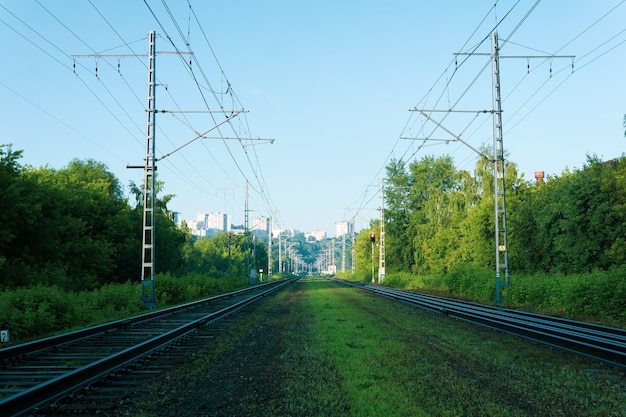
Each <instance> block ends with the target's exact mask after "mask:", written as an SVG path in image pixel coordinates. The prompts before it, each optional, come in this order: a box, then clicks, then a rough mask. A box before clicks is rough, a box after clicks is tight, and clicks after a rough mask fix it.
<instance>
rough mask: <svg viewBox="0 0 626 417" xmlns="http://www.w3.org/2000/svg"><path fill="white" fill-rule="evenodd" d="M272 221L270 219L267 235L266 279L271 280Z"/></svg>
mask: <svg viewBox="0 0 626 417" xmlns="http://www.w3.org/2000/svg"><path fill="white" fill-rule="evenodd" d="M273 222H274V219H273V218H272V217H270V230H269V231H268V233H267V279H268V280H269V279H271V278H272V237H273V236H274V227H273V225H274V223H273Z"/></svg>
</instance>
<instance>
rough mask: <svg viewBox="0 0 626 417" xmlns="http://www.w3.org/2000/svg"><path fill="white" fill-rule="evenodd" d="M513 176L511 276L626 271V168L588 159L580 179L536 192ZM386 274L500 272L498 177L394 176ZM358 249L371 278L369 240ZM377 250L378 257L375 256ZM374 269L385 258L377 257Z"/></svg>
mask: <svg viewBox="0 0 626 417" xmlns="http://www.w3.org/2000/svg"><path fill="white" fill-rule="evenodd" d="M505 169H506V171H505V188H506V208H507V232H508V254H509V271H510V272H511V273H516V274H536V273H548V274H553V273H554V274H557V273H558V274H565V275H567V274H575V273H588V272H592V271H597V270H609V269H611V268H614V267H619V266H621V265H623V264H624V263H625V261H626V158H625V157H621V158H618V159H615V160H611V161H602V160H600V159H599V158H597V157H595V156H593V157H591V156H588V157H587V161H586V163H585V164H584V166H583V168H582V169H579V170H574V171H569V170H568V171H565V172H563V173H562V174H561V175H560V176H550V177H548V178H547V179H546V180H545V181H544V182H543V183H541V184H539V185H536V184H534V181H533V182H529V181H527V180H525V179H524V178H523V177H522V176H521V175H520V174H519V173H518V171H517V167H516V165H515V164H514V163H511V162H509V163H508V164H507V165H506V168H505ZM385 202H386V204H385V211H384V217H385V232H386V233H385V248H386V253H385V255H386V272H387V274H389V273H393V272H409V273H412V274H418V275H428V274H441V273H446V272H449V271H452V270H453V269H455V267H457V266H459V265H464V266H465V267H468V266H469V267H476V268H480V269H490V270H494V269H495V247H494V197H493V173H492V170H491V166H490V164H489V163H488V162H486V161H484V160H481V161H479V162H478V164H477V166H476V168H475V170H474V172H473V173H470V172H468V171H464V170H458V169H456V168H455V167H454V165H453V160H452V158H451V157H450V156H442V157H432V156H427V157H424V158H422V159H421V160H415V161H413V162H411V163H410V164H408V165H407V164H406V163H405V162H403V161H401V160H394V161H392V162H391V163H390V164H389V165H388V166H387V183H386V187H385ZM370 232H375V233H376V234H377V236H378V233H379V222H378V221H374V222H372V224H371V227H370V229H368V230H364V231H362V232H361V234H360V235H359V237H358V239H357V270H359V271H361V272H362V273H363V272H365V273H367V272H368V271H370V269H371V250H370V245H369V233H370ZM375 250H377V248H375ZM375 259H376V265H377V264H378V263H377V260H378V253H377V252H376V253H375Z"/></svg>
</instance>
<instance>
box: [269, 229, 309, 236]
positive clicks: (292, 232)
mask: <svg viewBox="0 0 626 417" xmlns="http://www.w3.org/2000/svg"><path fill="white" fill-rule="evenodd" d="M273 233H274V237H277V236H283V237H295V236H296V235H298V234H300V233H302V232H301V231H299V230H298V229H274V232H273Z"/></svg>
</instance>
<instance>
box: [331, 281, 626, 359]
mask: <svg viewBox="0 0 626 417" xmlns="http://www.w3.org/2000/svg"><path fill="white" fill-rule="evenodd" d="M340 282H342V283H344V284H346V283H347V282H346V281H340ZM349 285H354V284H349ZM354 286H356V287H359V288H362V289H363V290H365V291H369V292H371V293H374V294H378V295H381V296H384V297H388V298H393V299H396V300H398V301H402V302H405V303H408V304H410V305H413V306H416V307H419V308H422V309H426V310H429V311H432V312H435V313H439V314H442V315H445V316H448V317H453V318H456V319H459V320H463V321H466V322H469V323H472V324H477V325H481V326H484V327H488V328H491V329H494V330H497V331H500V332H504V333H508V334H512V335H515V336H519V337H523V338H525V339H529V340H533V341H536V342H539V343H541V344H544V345H548V346H552V347H555V348H558V349H561V350H564V351H568V352H571V353H574V354H577V355H581V356H586V357H589V358H592V359H594V360H598V361H600V362H603V363H606V364H609V365H613V366H617V367H619V368H622V369H626V330H625V329H620V328H616V327H609V326H602V325H597V324H593V323H586V322H580V321H575V320H568V319H563V318H559V317H554V316H547V315H542V314H536V313H530V312H524V311H518V310H513V309H507V308H502V307H494V306H489V305H484V304H478V303H472V302H467V301H461V300H455V299H450V298H446V297H438V296H434V295H430V294H422V293H417V292H413V291H406V290H398V289H393V288H389V287H382V286H377V285H354Z"/></svg>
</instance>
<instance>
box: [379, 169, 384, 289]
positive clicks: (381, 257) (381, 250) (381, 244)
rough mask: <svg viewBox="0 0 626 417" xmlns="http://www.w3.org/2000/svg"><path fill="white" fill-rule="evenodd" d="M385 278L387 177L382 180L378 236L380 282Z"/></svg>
mask: <svg viewBox="0 0 626 417" xmlns="http://www.w3.org/2000/svg"><path fill="white" fill-rule="evenodd" d="M384 279H385V179H384V178H382V179H381V180H380V232H379V238H378V283H379V284H381V283H382V282H383V280H384Z"/></svg>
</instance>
